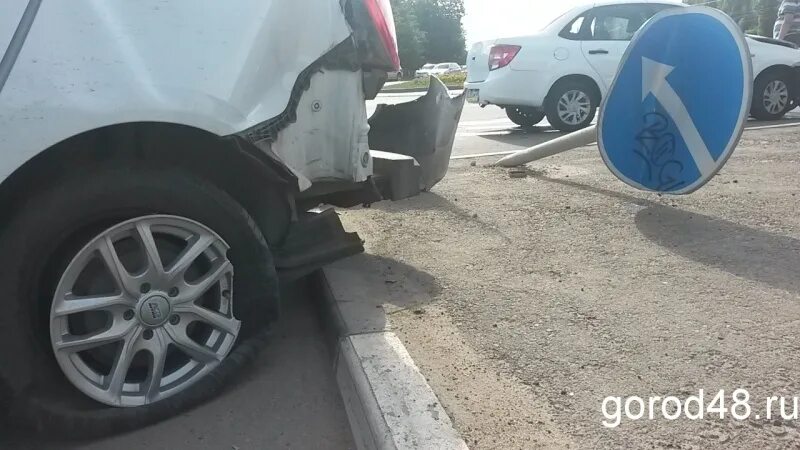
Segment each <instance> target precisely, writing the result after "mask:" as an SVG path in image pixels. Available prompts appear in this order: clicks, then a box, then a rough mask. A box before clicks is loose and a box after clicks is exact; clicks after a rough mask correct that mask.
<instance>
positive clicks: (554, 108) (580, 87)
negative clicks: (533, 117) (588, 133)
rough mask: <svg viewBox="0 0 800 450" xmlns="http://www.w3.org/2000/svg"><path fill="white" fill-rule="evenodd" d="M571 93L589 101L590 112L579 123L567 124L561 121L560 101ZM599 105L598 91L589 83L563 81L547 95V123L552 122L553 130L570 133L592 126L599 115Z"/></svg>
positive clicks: (545, 108)
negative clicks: (573, 92)
mask: <svg viewBox="0 0 800 450" xmlns="http://www.w3.org/2000/svg"><path fill="white" fill-rule="evenodd" d="M570 91H577V92H580V93H582V94H583V95H585V96H586V98H587V99H588V100H589V112H588V114H587V115H586V117H585V118H584V119H583V120H582V121H580V122H578V123H567V122H565V121H564V120H562V119H561V117H560V115H559V113H558V102H559V100H560V99H561V97H563V96H564V95H565V94H566V93H568V92H570ZM599 103H600V99H599V98H598V95H597V93H596V90H595V89H594V88H593V86H591V85H590V84H589V83H587V82H583V81H580V80H563V81H559V82H558V83H556V84H555V85H554V86H553V87H552V88H551V89H550V92H549V93H548V94H547V97H546V98H545V101H544V112H545V115H546V116H547V121H548V122H550V125H552V127H553V128H555V129H557V130H559V131H563V132H566V133H570V132H573V131H577V130H580V129H583V128H586V127H588V126H589V125H591V123H592V120H594V116H595V114H597V106H598V104H599Z"/></svg>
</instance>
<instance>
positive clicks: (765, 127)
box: [450, 122, 800, 160]
mask: <svg viewBox="0 0 800 450" xmlns="http://www.w3.org/2000/svg"><path fill="white" fill-rule="evenodd" d="M794 127H800V122H794V123H781V124H777V125H760V126H757V127H745V129H744V131H745V132H747V131H758V130H768V129H772V128H794ZM500 134H501V133H498V134H493V135H494V136H498V135H500ZM504 134H511V133H510V132H505V133H504ZM486 135H487V134H486V133H479V134H474V136H486ZM490 136H491V135H490ZM457 137H470V135H468V134H460V133H459V134H458V135H457ZM518 151H519V149H517V150H504V151H500V152H489V153H475V154H472V155H455V156H451V157H450V159H451V160H459V159H474V158H484V157H489V156H506V155H512V154H514V153H517V152H518Z"/></svg>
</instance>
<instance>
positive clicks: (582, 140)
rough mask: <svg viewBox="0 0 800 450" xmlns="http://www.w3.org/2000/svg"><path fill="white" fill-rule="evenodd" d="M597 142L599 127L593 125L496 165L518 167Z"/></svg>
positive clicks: (515, 154) (520, 152) (505, 159)
mask: <svg viewBox="0 0 800 450" xmlns="http://www.w3.org/2000/svg"><path fill="white" fill-rule="evenodd" d="M595 141H597V126H596V125H592V126H590V127H588V128H584V129H583V130H578V131H575V132H573V133H570V134H567V135H565V136H561V137H560V138H558V139H553V140H552V141H547V142H545V143H543V144H539V145H535V146H533V147H530V148H526V149H525V150H520V151H518V152H517V153H514V154H513V155H508V156H506V157H505V158H502V159H500V160H499V161H497V162H496V163H495V165H498V166H500V167H516V166H521V165H523V164H527V163H529V162H533V161H536V160H539V159H542V158H546V157H548V156H553V155H557V154H559V153H563V152H565V151H567V150H572V149H573V148H578V147H583V146H584V145H589V144H591V143H593V142H595Z"/></svg>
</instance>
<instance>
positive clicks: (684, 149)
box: [498, 7, 753, 194]
mask: <svg viewBox="0 0 800 450" xmlns="http://www.w3.org/2000/svg"><path fill="white" fill-rule="evenodd" d="M752 86H753V75H752V63H751V60H750V52H749V48H748V46H747V41H746V40H745V37H744V34H743V33H742V31H741V30H740V29H739V27H738V26H737V25H736V23H735V22H734V21H733V20H732V19H731V18H730V17H728V16H727V15H725V14H724V13H722V12H720V11H718V10H715V9H712V8H706V7H688V8H673V9H669V10H666V11H662V12H661V13H659V14H657V15H656V16H654V17H653V18H652V19H650V20H649V21H648V22H647V23H646V24H645V25H644V26H643V27H642V29H641V30H639V31H638V32H637V33H636V36H634V38H633V40H632V42H631V44H630V45H629V46H628V49H627V51H626V52H625V56H624V57H623V60H622V63H621V65H620V69H619V72H618V73H617V76H616V78H615V79H614V83H613V84H612V86H611V89H610V90H609V93H608V95H606V97H605V99H604V100H603V104H602V105H601V108H600V115H599V120H598V125H597V128H596V129H595V128H591V129H586V130H584V131H583V132H580V133H581V134H576V136H572V135H567V136H564V137H563V138H561V139H558V140H555V141H551V142H548V143H545V144H541V145H538V146H536V147H532V148H530V149H526V150H523V151H521V152H519V153H517V154H514V155H511V156H509V157H506V158H503V159H502V160H500V161H498V165H501V166H514V165H520V164H525V163H527V162H531V161H534V160H536V159H540V158H541V157H545V156H550V155H553V154H556V153H560V152H563V151H566V150H569V149H570V148H574V146H573V147H569V144H577V145H575V146H580V145H586V144H588V143H590V142H591V141H590V137H591V136H590V134H591V133H594V132H595V131H596V133H597V134H596V137H597V143H598V147H599V148H600V154H601V155H602V157H603V161H604V162H605V163H606V165H607V166H608V168H609V170H611V172H613V173H614V174H615V175H616V176H617V177H618V178H619V179H621V180H622V181H624V182H625V183H627V184H629V185H631V186H633V187H636V188H638V189H643V190H648V191H654V192H664V193H671V194H688V193H691V192H693V191H695V190H697V189H699V188H700V187H701V186H703V185H704V184H705V183H706V182H708V180H710V179H711V178H712V177H713V176H714V175H715V174H716V173H717V172H718V171H719V170H720V168H722V166H723V165H725V163H726V162H727V160H728V158H729V157H730V155H731V153H732V152H733V150H734V149H735V148H736V145H737V144H738V142H739V138H740V136H741V133H742V130H743V129H744V125H745V122H746V121H747V116H748V114H749V109H750V101H751V96H752ZM592 140H593V139H592Z"/></svg>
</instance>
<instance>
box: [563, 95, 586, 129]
mask: <svg viewBox="0 0 800 450" xmlns="http://www.w3.org/2000/svg"><path fill="white" fill-rule="evenodd" d="M591 105H592V101H591V99H590V98H589V95H588V94H586V93H585V92H583V91H579V90H571V91H567V92H565V93H564V95H562V96H561V98H560V99H558V117H559V119H561V121H562V122H564V123H566V124H568V125H580V124H582V123H583V122H585V121H586V119H587V118H588V117H589V114H590V113H591Z"/></svg>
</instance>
